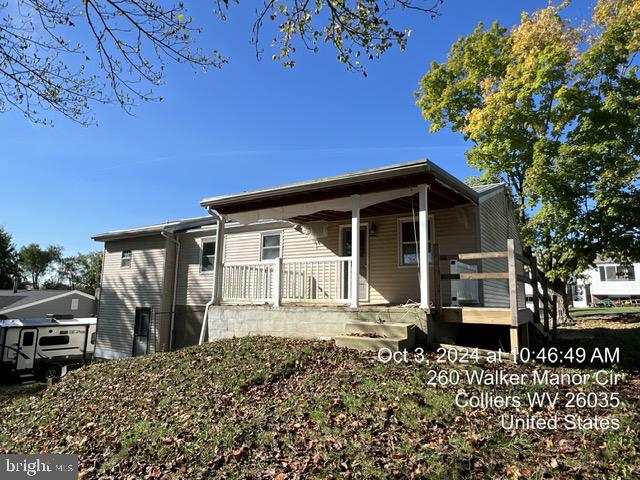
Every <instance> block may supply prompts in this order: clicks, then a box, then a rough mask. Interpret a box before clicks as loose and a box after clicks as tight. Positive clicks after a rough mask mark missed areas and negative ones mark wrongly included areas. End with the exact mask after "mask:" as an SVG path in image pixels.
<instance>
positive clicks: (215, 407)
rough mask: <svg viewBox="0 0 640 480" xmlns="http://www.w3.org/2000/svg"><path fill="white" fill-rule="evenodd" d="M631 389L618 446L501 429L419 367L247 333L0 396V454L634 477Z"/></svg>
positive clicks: (259, 472)
mask: <svg viewBox="0 0 640 480" xmlns="http://www.w3.org/2000/svg"><path fill="white" fill-rule="evenodd" d="M487 368H490V367H487ZM505 368H514V369H515V368H525V367H516V366H513V367H511V366H507V367H505ZM638 385H639V383H638V379H637V375H630V377H629V379H628V381H627V382H626V383H625V386H624V387H623V388H624V389H626V390H623V397H624V399H625V402H626V403H627V404H628V406H627V407H625V408H626V409H627V410H625V415H627V422H626V423H625V424H624V426H625V428H624V430H623V431H622V432H620V433H619V435H621V437H620V441H619V442H609V441H607V437H606V435H605V436H603V434H601V433H597V432H596V433H593V434H592V433H584V432H562V433H557V432H527V433H521V432H515V431H514V432H505V431H503V430H502V429H501V428H500V427H499V423H497V418H498V415H499V414H500V411H499V410H496V409H491V408H487V409H477V410H461V409H458V408H457V407H455V405H454V397H455V393H456V388H454V387H451V388H438V389H433V388H430V387H429V386H428V385H427V384H426V379H425V375H424V372H423V370H421V369H420V368H419V367H416V366H399V365H395V366H392V365H385V366H383V365H380V364H378V363H377V362H376V361H375V360H374V358H373V357H372V356H370V355H367V354H359V353H356V352H352V351H346V350H339V349H336V348H335V347H333V346H332V345H331V344H329V343H327V342H313V341H303V340H285V339H275V338H260V337H252V338H243V339H233V340H224V341H221V342H216V343H211V344H208V345H203V346H201V347H194V348H190V349H185V350H181V351H178V352H174V353H171V354H157V355H153V356H148V357H141V358H137V359H131V360H120V361H112V362H106V363H97V364H94V365H91V366H90V367H88V368H84V369H82V370H79V371H76V372H73V373H72V374H71V375H69V376H68V377H67V378H66V379H65V380H64V381H62V382H61V383H59V384H58V385H56V386H54V387H53V388H50V389H48V390H47V391H46V392H43V393H40V394H34V395H33V396H32V397H22V398H15V399H9V400H7V399H6V398H4V397H0V402H2V403H0V452H10V451H13V452H17V451H21V452H24V451H52V452H59V453H75V454H78V455H79V457H80V471H81V475H80V478H83V479H85V480H92V479H120V478H132V479H134V478H136V479H137V478H181V479H182V478H185V479H186V478H196V479H200V478H201V479H205V478H252V479H253V478H270V479H277V480H284V479H293V480H295V479H301V478H390V477H391V478H416V479H417V478H445V477H446V478H451V477H454V478H455V477H459V478H468V477H473V478H487V479H488V478H529V477H531V476H537V477H543V476H545V475H546V476H547V477H553V478H567V479H569V478H575V477H582V478H589V477H603V476H608V475H607V474H608V473H609V470H611V471H619V472H621V475H620V476H623V475H622V473H624V474H625V475H627V476H628V477H633V476H634V474H635V473H638V471H637V469H636V470H635V471H634V470H630V469H627V470H626V471H624V470H623V467H622V466H621V463H620V462H618V463H616V461H615V459H616V458H617V456H620V455H626V457H625V460H626V463H627V464H628V465H638V464H639V463H640V462H639V461H638V455H639V454H638V448H637V434H638V424H639V423H640V422H638V413H637V408H634V405H635V403H634V402H637V399H638V391H637V389H638ZM594 413H596V412H594ZM540 414H541V415H546V414H547V412H540ZM622 435H624V437H622ZM633 439H635V440H633ZM634 442H635V447H636V448H634ZM598 447H601V448H598ZM614 448H615V449H616V450H612V449H614ZM594 452H599V453H598V454H597V455H594ZM596 456H597V458H594V457H596ZM565 458H570V459H571V465H572V466H571V468H569V467H568V466H567V462H566V461H565V460H564V459H565ZM612 458H613V460H612ZM608 469H609V470H608Z"/></svg>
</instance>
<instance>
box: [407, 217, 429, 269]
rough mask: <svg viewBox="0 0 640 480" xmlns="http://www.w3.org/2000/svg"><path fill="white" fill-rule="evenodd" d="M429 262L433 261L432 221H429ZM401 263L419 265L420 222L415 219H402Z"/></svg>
mask: <svg viewBox="0 0 640 480" xmlns="http://www.w3.org/2000/svg"><path fill="white" fill-rule="evenodd" d="M427 225H428V227H427V228H428V232H429V238H428V245H429V262H431V238H432V236H433V231H432V221H431V219H429V222H428V224H427ZM399 229H400V235H399V237H400V265H401V266H409V265H418V245H419V243H420V224H419V221H418V220H416V221H414V220H413V219H410V218H409V219H403V220H400V226H399Z"/></svg>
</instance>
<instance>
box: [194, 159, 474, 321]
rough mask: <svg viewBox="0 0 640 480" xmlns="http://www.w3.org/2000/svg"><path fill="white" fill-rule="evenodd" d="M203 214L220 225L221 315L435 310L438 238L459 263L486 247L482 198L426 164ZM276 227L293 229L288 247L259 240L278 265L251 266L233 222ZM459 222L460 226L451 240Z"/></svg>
mask: <svg viewBox="0 0 640 480" xmlns="http://www.w3.org/2000/svg"><path fill="white" fill-rule="evenodd" d="M202 204H203V205H204V206H206V207H207V208H208V209H209V211H210V213H211V214H213V215H215V216H216V217H218V218H219V219H220V220H221V221H220V222H219V228H218V229H217V232H216V255H215V258H216V261H215V267H214V289H213V295H212V301H213V304H214V305H220V304H227V305H233V304H253V305H271V306H274V307H279V306H283V305H298V306H300V305H307V306H311V305H316V306H318V305H325V306H331V305H334V306H348V307H350V308H359V307H360V306H362V305H365V306H372V305H379V306H393V305H402V304H407V303H411V304H417V305H418V306H419V307H420V308H422V309H425V310H428V309H429V308H430V307H431V306H433V298H434V295H435V291H434V288H435V287H434V278H433V275H434V274H433V258H432V253H431V249H432V245H433V244H434V243H435V241H436V239H437V237H436V235H437V236H439V237H441V238H442V239H443V240H445V243H447V244H448V246H449V251H450V252H451V253H459V252H460V251H469V250H472V251H473V250H477V249H478V247H479V245H478V244H477V224H476V223H475V222H476V211H475V210H474V209H475V208H476V207H477V194H476V193H475V192H474V191H473V190H472V189H471V188H469V187H468V186H466V185H465V184H463V183H462V182H460V181H458V180H457V179H455V178H453V177H451V176H450V175H449V174H447V173H446V172H444V171H443V170H441V169H440V168H439V167H437V166H435V165H433V164H431V163H430V162H425V161H421V162H414V163H412V164H405V165H400V166H395V167H389V168H387V169H384V170H382V169H378V170H374V171H370V172H360V173H357V174H352V175H345V176H341V177H334V178H332V179H325V180H318V181H314V182H305V183H303V184H294V185H289V186H285V187H276V188H273V189H267V190H262V191H257V192H250V193H246V194H238V195H230V196H222V197H215V198H212V199H206V200H204V201H203V202H202ZM461 216H462V217H463V221H460V218H461ZM453 217H455V218H453ZM441 219H442V229H439V225H438V223H439V221H440V220H441ZM274 220H276V221H281V222H286V223H287V224H288V225H289V228H285V229H284V230H283V233H281V236H280V239H279V240H278V238H277V237H276V238H273V236H274V235H267V236H263V237H262V238H261V239H260V242H261V246H260V248H261V249H263V250H264V252H267V250H268V249H269V245H268V243H269V242H273V245H274V249H275V250H276V251H277V256H276V257H275V258H265V257H267V255H262V254H261V256H260V258H259V259H256V260H251V261H246V260H244V259H243V258H242V257H241V255H233V254H232V253H233V249H234V247H233V246H232V245H231V243H233V239H232V238H230V237H229V235H225V230H224V224H225V223H226V222H229V221H235V222H238V223H240V224H242V225H256V224H259V223H260V222H264V221H274ZM455 222H457V223H459V224H460V225H459V226H458V230H457V231H452V229H451V227H450V225H451V224H452V223H455ZM452 238H454V239H456V240H455V241H453V242H452V241H450V239H452ZM227 244H229V245H227ZM449 244H450V245H449ZM276 246H277V247H279V248H277V247H276ZM225 249H226V250H225ZM261 251H262V250H261ZM230 252H231V253H230ZM225 253H226V254H225ZM354 272H357V274H354Z"/></svg>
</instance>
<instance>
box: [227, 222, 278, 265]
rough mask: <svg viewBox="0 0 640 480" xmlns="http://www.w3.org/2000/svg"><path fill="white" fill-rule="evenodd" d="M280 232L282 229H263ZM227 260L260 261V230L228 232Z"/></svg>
mask: <svg viewBox="0 0 640 480" xmlns="http://www.w3.org/2000/svg"><path fill="white" fill-rule="evenodd" d="M263 231H264V232H270V231H273V232H280V230H263ZM224 261H225V262H259V261H260V232H242V233H227V234H226V235H225V246H224Z"/></svg>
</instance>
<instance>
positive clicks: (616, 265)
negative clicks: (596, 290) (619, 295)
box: [597, 263, 638, 283]
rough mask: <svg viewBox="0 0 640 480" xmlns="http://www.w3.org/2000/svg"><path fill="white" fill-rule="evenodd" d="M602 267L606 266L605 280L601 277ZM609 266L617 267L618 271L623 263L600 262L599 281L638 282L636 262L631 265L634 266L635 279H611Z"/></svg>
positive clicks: (598, 269)
mask: <svg viewBox="0 0 640 480" xmlns="http://www.w3.org/2000/svg"><path fill="white" fill-rule="evenodd" d="M600 267H604V269H605V272H604V276H605V278H604V280H601V279H600ZM607 267H615V269H616V273H617V271H618V268H621V267H622V265H620V264H619V263H601V264H598V268H597V275H598V281H599V282H600V283H623V282H637V281H638V271H637V269H636V264H635V263H632V264H631V267H632V268H633V275H634V279H633V280H631V279H614V280H609V278H608V277H607Z"/></svg>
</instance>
